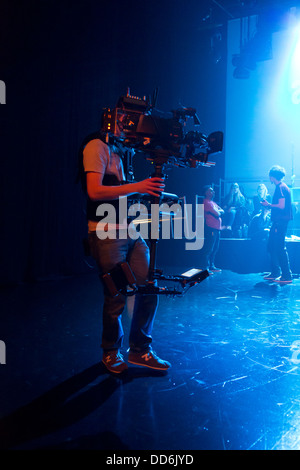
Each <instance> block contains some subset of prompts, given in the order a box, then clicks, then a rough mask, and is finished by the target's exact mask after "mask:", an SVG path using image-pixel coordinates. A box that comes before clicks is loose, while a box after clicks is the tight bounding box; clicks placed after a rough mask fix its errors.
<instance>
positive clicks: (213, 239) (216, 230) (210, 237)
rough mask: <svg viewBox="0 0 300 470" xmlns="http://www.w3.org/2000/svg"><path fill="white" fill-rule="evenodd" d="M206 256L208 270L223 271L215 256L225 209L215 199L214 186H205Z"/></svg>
mask: <svg viewBox="0 0 300 470" xmlns="http://www.w3.org/2000/svg"><path fill="white" fill-rule="evenodd" d="M203 194H204V201H203V204H204V256H205V263H206V269H207V270H208V272H210V273H213V272H221V271H222V270H221V269H219V268H216V266H215V257H216V254H217V251H218V249H219V243H220V230H221V224H222V219H221V215H222V214H223V213H224V211H223V209H221V207H219V206H218V204H216V203H215V202H214V201H213V198H214V196H215V191H214V189H213V188H212V186H205V187H204V191H203Z"/></svg>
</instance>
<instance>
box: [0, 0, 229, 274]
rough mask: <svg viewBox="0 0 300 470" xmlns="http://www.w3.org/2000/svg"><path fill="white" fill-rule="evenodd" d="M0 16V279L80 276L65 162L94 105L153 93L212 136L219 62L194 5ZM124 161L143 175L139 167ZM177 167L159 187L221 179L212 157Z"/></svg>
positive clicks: (48, 6)
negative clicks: (0, 91) (191, 110)
mask: <svg viewBox="0 0 300 470" xmlns="http://www.w3.org/2000/svg"><path fill="white" fill-rule="evenodd" d="M0 9H1V11H0V13H1V14H0V35H1V36H0V54H1V56H0V59H1V60H0V80H3V81H4V82H5V84H6V104H5V105H2V106H0V119H1V122H0V125H1V127H0V132H1V134H0V138H1V142H0V145H1V147H0V148H1V170H2V171H1V190H2V192H1V195H2V197H1V211H2V212H1V215H2V216H1V221H2V227H1V235H2V243H1V245H2V250H1V253H2V255H1V256H2V259H1V274H0V282H1V283H10V282H22V281H31V280H39V279H49V278H55V277H59V276H68V275H74V274H77V273H82V272H86V271H88V270H89V269H90V267H89V266H88V264H87V263H86V259H85V256H84V253H83V248H82V239H83V238H84V237H85V235H86V220H85V199H84V196H83V193H82V190H81V187H80V185H79V184H76V183H75V180H76V174H77V156H78V150H79V147H80V144H81V142H82V140H83V138H84V137H85V136H86V135H87V134H89V133H90V132H93V131H95V130H97V129H98V128H99V125H100V118H101V112H102V108H103V107H106V106H112V107H113V106H114V105H115V104H116V101H117V99H118V97H119V96H120V95H122V94H124V93H125V92H126V88H127V87H128V86H129V87H130V89H131V92H132V94H133V95H137V96H143V95H149V94H151V93H152V92H153V90H154V89H155V88H156V87H158V88H159V96H158V107H159V108H160V109H162V110H163V111H169V110H171V109H174V108H175V107H177V106H179V105H180V104H182V105H185V106H192V107H196V108H197V110H198V115H199V116H200V119H201V121H202V123H203V129H201V130H202V132H210V131H214V130H224V129H223V127H224V121H225V120H224V109H225V69H226V66H225V63H226V60H225V58H224V57H223V60H221V61H220V62H216V61H215V60H214V58H213V57H212V55H211V52H212V51H211V33H210V32H207V31H203V30H202V29H201V28H199V25H201V18H202V17H203V15H204V14H205V12H206V11H207V5H205V2H204V4H203V3H202V2H198V1H196V0H195V1H190V2H181V1H179V0H172V1H171V0H170V1H169V0H163V1H161V2H153V1H150V0H146V1H143V2H140V1H128V2H127V1H117V0H112V1H109V2H99V1H76V2H67V1H65V0H62V1H59V2H58V1H51V0H49V1H47V0H40V1H33V2H30V1H20V2H16V3H15V2H10V1H8V0H5V1H2V2H1V6H0ZM223 39H224V38H223ZM224 50H225V43H224ZM136 166H137V170H136V171H137V174H136V176H137V177H147V176H148V172H149V167H148V166H147V164H146V163H145V162H144V161H138V162H137V165H136ZM180 171H181V170H174V171H173V172H171V174H170V176H169V180H168V188H167V190H168V191H169V192H176V191H177V192H178V191H179V192H180V193H181V195H183V194H185V195H187V196H188V195H189V194H191V195H193V194H194V193H200V192H201V188H202V186H203V185H204V184H206V182H207V181H209V182H213V180H215V181H217V180H218V178H219V177H220V176H221V175H222V171H223V156H221V157H219V159H218V160H217V165H216V167H215V168H214V169H209V170H201V169H200V170H195V171H194V170H182V173H179V172H180Z"/></svg>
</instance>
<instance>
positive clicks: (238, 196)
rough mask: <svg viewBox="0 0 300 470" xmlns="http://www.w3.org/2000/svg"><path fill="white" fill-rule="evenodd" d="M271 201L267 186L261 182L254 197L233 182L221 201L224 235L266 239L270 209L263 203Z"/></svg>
mask: <svg viewBox="0 0 300 470" xmlns="http://www.w3.org/2000/svg"><path fill="white" fill-rule="evenodd" d="M264 200H266V201H268V202H271V196H270V194H269V193H268V189H267V187H266V186H265V185H264V184H263V183H261V184H259V185H258V187H257V192H256V194H255V195H254V196H252V197H247V196H246V195H245V194H244V193H243V190H242V188H241V187H240V186H239V184H238V183H232V185H231V187H230V190H229V192H228V194H227V195H226V196H225V198H224V199H223V201H221V204H220V205H221V207H222V209H223V210H224V213H223V214H222V226H221V230H222V237H228V238H229V237H230V238H251V239H257V240H263V239H266V238H267V236H268V230H269V228H270V209H269V208H267V207H264V206H262V205H261V202H262V201H264Z"/></svg>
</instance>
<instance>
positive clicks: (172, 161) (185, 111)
mask: <svg viewBox="0 0 300 470" xmlns="http://www.w3.org/2000/svg"><path fill="white" fill-rule="evenodd" d="M189 118H192V119H193V123H194V129H193V130H189V131H186V130H185V127H186V124H187V120H188V119H189ZM199 126H200V121H199V119H198V116H197V114H196V110H195V109H194V108H186V107H181V108H179V109H176V110H173V111H171V112H169V113H162V112H160V111H158V110H157V109H156V108H155V107H154V106H153V105H152V104H151V102H150V100H147V99H146V97H144V98H138V97H136V96H131V95H130V94H129V90H128V91H127V95H126V96H121V97H120V98H119V100H118V103H117V105H116V107H115V108H114V109H110V108H106V109H105V110H104V113H103V125H102V131H103V132H105V133H107V134H108V135H113V136H115V137H116V138H118V139H119V140H121V141H122V142H123V145H125V146H128V147H131V148H133V149H135V150H136V151H142V152H143V153H144V154H146V156H147V158H148V159H150V160H153V161H155V160H156V159H161V161H163V162H165V163H168V164H169V165H174V166H178V167H191V168H196V167H198V166H212V165H214V163H212V162H208V160H207V159H208V155H209V154H212V153H217V152H220V151H221V150H222V148H223V133H222V132H220V131H217V132H213V133H211V134H209V135H208V136H206V135H205V134H203V133H201V132H199V131H198V130H196V129H195V128H197V127H199Z"/></svg>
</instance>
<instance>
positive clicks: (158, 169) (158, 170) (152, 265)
mask: <svg viewBox="0 0 300 470" xmlns="http://www.w3.org/2000/svg"><path fill="white" fill-rule="evenodd" d="M166 163H167V162H166V159H165V158H164V157H162V158H159V157H158V158H157V159H155V162H154V164H155V169H154V174H153V175H152V177H158V178H164V177H165V175H164V174H163V170H164V165H165V164H166ZM159 202H160V196H153V203H154V204H158V205H159ZM157 243H158V239H157V238H152V237H151V233H150V236H149V245H150V246H149V249H150V262H149V279H148V281H149V282H150V283H154V281H155V274H156V254H157Z"/></svg>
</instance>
